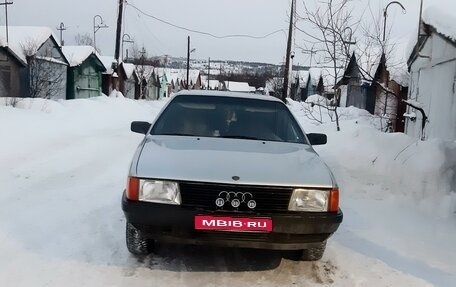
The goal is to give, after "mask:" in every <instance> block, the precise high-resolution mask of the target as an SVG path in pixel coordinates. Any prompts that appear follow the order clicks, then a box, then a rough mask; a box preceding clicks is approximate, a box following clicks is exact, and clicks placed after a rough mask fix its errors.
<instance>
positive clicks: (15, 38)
mask: <svg viewBox="0 0 456 287" xmlns="http://www.w3.org/2000/svg"><path fill="white" fill-rule="evenodd" d="M51 36H52V37H54V35H53V33H52V30H51V28H49V27H34V26H8V40H9V41H8V47H9V48H10V49H11V50H12V51H13V52H14V53H15V54H16V55H17V56H18V57H19V58H20V59H21V60H22V61H23V62H25V63H27V59H26V57H27V56H29V55H34V54H35V53H36V52H37V50H38V49H39V48H40V47H41V45H43V44H44V42H46V41H47V40H48V39H49V38H50V37H51ZM54 39H57V38H55V37H54ZM6 45H7V43H6V27H5V26H0V46H2V47H6ZM27 54H28V55H27Z"/></svg>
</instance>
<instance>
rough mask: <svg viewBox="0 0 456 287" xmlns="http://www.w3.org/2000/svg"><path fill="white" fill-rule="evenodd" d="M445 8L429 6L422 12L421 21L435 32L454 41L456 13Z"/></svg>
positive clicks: (455, 37) (455, 38)
mask: <svg viewBox="0 0 456 287" xmlns="http://www.w3.org/2000/svg"><path fill="white" fill-rule="evenodd" d="M444 7H445V6H443V5H440V6H430V7H428V8H426V9H425V10H424V13H423V21H424V23H426V24H428V25H431V26H432V27H434V28H436V29H437V32H439V33H441V34H443V35H445V36H447V37H448V38H450V39H452V40H453V41H456V25H455V24H454V23H455V22H456V13H455V12H454V11H452V9H445V8H444Z"/></svg>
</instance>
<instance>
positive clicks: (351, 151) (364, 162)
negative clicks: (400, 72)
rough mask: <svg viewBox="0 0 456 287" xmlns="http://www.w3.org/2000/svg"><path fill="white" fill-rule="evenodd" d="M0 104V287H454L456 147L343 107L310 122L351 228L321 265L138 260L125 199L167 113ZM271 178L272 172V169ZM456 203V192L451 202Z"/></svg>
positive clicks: (250, 257)
mask: <svg viewBox="0 0 456 287" xmlns="http://www.w3.org/2000/svg"><path fill="white" fill-rule="evenodd" d="M5 103H7V101H0V122H2V123H7V124H4V125H1V127H0V138H1V139H2V140H1V141H0V182H2V189H1V191H0V204H1V206H2V208H1V209H0V278H1V280H0V281H1V285H2V286H78V287H79V286H195V287H196V286H347V287H348V286H350V287H351V286H369V287H370V286H374V287H375V286H444V287H445V286H448V287H451V286H454V283H455V282H456V257H455V256H453V254H456V245H455V244H454V242H453V241H454V238H456V215H455V213H454V212H455V210H456V197H455V193H454V186H455V177H454V175H455V172H454V171H455V163H456V144H455V143H454V142H444V141H440V140H433V141H427V142H421V141H417V140H416V139H413V138H411V137H408V136H406V135H403V134H385V133H381V132H379V131H378V130H377V129H376V127H375V124H376V123H377V120H378V118H376V117H374V116H371V115H370V114H369V113H367V112H366V111H363V110H359V109H356V108H353V107H351V108H339V109H338V111H339V113H340V119H341V129H342V131H340V132H336V131H335V129H336V128H335V124H334V123H333V122H331V120H330V117H329V115H328V114H327V113H326V114H325V113H324V114H323V124H318V123H316V122H314V121H312V120H309V119H308V117H307V116H306V115H305V110H304V109H303V105H308V104H306V103H296V102H293V101H291V100H290V108H291V109H292V111H293V113H294V114H295V116H296V117H297V119H298V120H299V122H300V123H301V125H302V126H303V127H304V128H305V129H306V131H307V132H325V133H326V134H327V135H328V144H327V145H325V146H320V147H316V149H317V151H318V152H319V154H320V155H321V156H322V157H323V159H324V160H325V161H326V162H327V163H328V165H329V166H330V167H331V169H332V170H333V171H334V174H335V177H336V178H337V180H338V183H339V185H340V188H341V207H342V209H343V211H344V222H343V224H342V225H341V227H340V229H339V230H338V231H337V233H336V234H335V235H334V236H333V237H332V238H331V239H330V240H329V241H328V247H327V251H326V253H325V255H324V257H323V259H322V260H321V261H320V262H316V263H310V262H296V261H293V260H290V259H287V257H285V258H282V256H281V255H280V253H278V252H268V251H255V250H238V249H222V248H209V247H193V246H175V245H161V246H159V248H158V251H157V254H155V255H152V256H149V257H146V258H143V259H142V260H138V259H136V258H134V257H133V256H131V255H129V254H128V252H127V250H126V247H125V240H124V225H125V220H124V216H123V214H122V211H121V207H120V196H121V192H122V190H123V188H124V186H125V179H126V175H127V171H128V166H129V163H130V161H131V157H132V155H133V153H134V151H135V148H136V146H137V145H138V143H139V142H140V141H141V139H142V137H141V135H138V134H134V133H131V132H130V131H129V124H130V122H131V121H133V120H145V121H149V122H150V121H153V119H154V117H155V116H156V115H157V113H158V112H159V110H160V109H161V108H162V106H163V105H164V104H165V103H166V101H134V100H130V99H125V98H122V97H120V98H111V97H106V96H102V97H98V98H91V99H80V100H72V101H59V102H55V101H48V100H42V99H33V100H31V99H24V100H22V101H20V102H19V103H18V104H17V107H16V108H13V107H11V106H4V104H5ZM271 168H273V165H272V166H271ZM278 172H286V171H278ZM452 191H453V192H452Z"/></svg>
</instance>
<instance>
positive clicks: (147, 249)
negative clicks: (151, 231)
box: [125, 222, 154, 255]
mask: <svg viewBox="0 0 456 287" xmlns="http://www.w3.org/2000/svg"><path fill="white" fill-rule="evenodd" d="M125 233H126V241H127V248H128V251H130V253H132V254H134V255H148V254H150V253H151V252H152V251H153V250H154V241H153V240H150V239H147V238H145V237H144V236H143V235H142V234H141V230H139V229H138V228H136V227H135V226H134V225H133V224H131V223H130V222H127V227H126V232H125Z"/></svg>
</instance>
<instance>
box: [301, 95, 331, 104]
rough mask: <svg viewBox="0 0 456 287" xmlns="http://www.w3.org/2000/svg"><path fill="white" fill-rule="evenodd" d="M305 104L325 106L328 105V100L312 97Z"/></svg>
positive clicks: (317, 96) (316, 96)
mask: <svg viewBox="0 0 456 287" xmlns="http://www.w3.org/2000/svg"><path fill="white" fill-rule="evenodd" d="M306 103H308V104H316V105H324V106H327V105H328V104H329V100H328V99H327V98H325V97H323V96H320V95H312V96H309V97H308V98H307V99H306Z"/></svg>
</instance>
